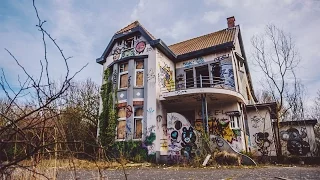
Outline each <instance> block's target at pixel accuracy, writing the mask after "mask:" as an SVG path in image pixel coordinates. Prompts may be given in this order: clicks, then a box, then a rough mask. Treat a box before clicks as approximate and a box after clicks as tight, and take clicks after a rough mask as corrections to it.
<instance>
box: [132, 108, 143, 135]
mask: <svg viewBox="0 0 320 180" xmlns="http://www.w3.org/2000/svg"><path fill="white" fill-rule="evenodd" d="M133 119H134V139H141V138H142V120H143V108H142V107H137V108H135V111H134V118H133Z"/></svg>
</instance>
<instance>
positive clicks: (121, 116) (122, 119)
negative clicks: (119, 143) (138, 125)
mask: <svg viewBox="0 0 320 180" xmlns="http://www.w3.org/2000/svg"><path fill="white" fill-rule="evenodd" d="M125 137H126V108H120V109H119V111H118V123H117V139H125Z"/></svg>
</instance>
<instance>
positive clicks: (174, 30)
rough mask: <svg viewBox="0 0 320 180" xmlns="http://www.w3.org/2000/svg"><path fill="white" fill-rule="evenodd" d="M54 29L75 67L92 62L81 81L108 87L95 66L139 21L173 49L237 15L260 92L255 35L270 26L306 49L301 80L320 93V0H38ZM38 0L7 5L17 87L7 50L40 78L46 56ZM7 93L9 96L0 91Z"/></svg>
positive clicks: (56, 70) (4, 33) (4, 22)
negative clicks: (41, 62)
mask: <svg viewBox="0 0 320 180" xmlns="http://www.w3.org/2000/svg"><path fill="white" fill-rule="evenodd" d="M36 5H37V7H38V10H39V13H40V15H41V17H42V19H45V20H47V23H46V26H45V27H46V28H47V30H48V31H49V32H50V33H51V35H52V36H53V37H54V38H56V39H57V42H58V43H59V44H60V46H61V47H62V48H63V50H64V52H65V53H66V55H67V56H73V58H72V59H71V60H70V64H72V65H71V70H72V71H73V72H75V71H77V70H78V69H79V68H81V67H82V66H83V65H85V64H86V63H89V65H88V67H86V68H85V69H84V70H83V71H82V72H81V73H80V74H79V75H78V76H77V79H79V80H83V79H86V78H88V77H90V78H92V79H93V80H94V81H95V82H97V83H99V84H100V82H101V74H102V66H100V65H99V64H97V63H96V62H95V59H96V58H97V57H99V56H101V54H102V52H103V50H104V49H105V47H106V46H107V44H108V43H109V41H110V39H111V37H112V36H113V34H114V33H115V32H116V31H117V30H119V29H121V28H122V27H124V26H126V25H127V24H129V23H131V22H133V21H134V20H139V21H140V23H141V24H142V25H143V26H144V27H145V28H146V29H148V31H149V32H151V33H152V34H153V35H154V36H155V37H157V38H161V39H162V40H163V41H164V42H165V43H166V44H167V45H170V44H173V43H176V42H179V41H182V40H186V39H189V38H192V37H196V36H200V35H203V34H207V33H210V32H214V31H217V30H220V29H223V28H226V26H227V23H226V18H227V17H229V16H235V18H236V24H240V25H241V31H242V35H243V38H244V45H245V49H246V54H247V57H248V61H249V66H250V70H251V73H252V79H253V81H254V88H255V89H259V88H260V87H261V85H260V83H259V81H261V79H262V76H261V72H260V71H259V69H258V68H257V67H255V66H253V65H252V59H251V58H250V54H251V49H252V48H251V43H250V38H251V37H252V35H254V34H259V33H261V32H263V30H264V27H265V25H266V24H269V23H273V24H275V25H276V26H278V27H280V28H282V29H284V30H285V31H287V32H290V33H291V34H292V36H293V37H294V40H295V43H296V46H297V48H298V50H299V52H300V56H301V59H302V61H301V63H300V67H299V70H298V73H297V74H298V76H299V77H300V79H301V80H302V82H303V83H304V84H305V86H306V90H307V94H308V96H307V98H309V101H310V99H312V98H313V97H314V96H315V95H316V91H317V90H318V89H320V73H319V70H318V64H320V51H319V48H320V43H319V42H320V36H319V33H318V31H319V29H320V1H319V0H196V1H191V0H189V1H185V0H175V1H172V0H161V1H159V0H113V1H111V0H109V1H108V0H96V1H88V0H87V1H85V0H51V1H40V0H37V1H36ZM36 24H37V19H36V16H35V12H34V9H33V7H32V1H31V0H2V1H1V4H0V68H3V69H4V71H5V73H6V75H7V77H8V79H9V81H10V82H11V83H13V84H15V83H17V81H16V80H17V76H18V74H21V73H20V72H21V71H20V70H19V69H18V68H17V66H16V65H15V64H14V62H13V59H12V58H11V57H10V56H9V55H8V53H7V52H6V51H5V50H4V48H7V49H9V50H10V51H11V52H12V53H13V54H14V55H15V56H16V57H17V58H18V59H19V60H20V62H21V63H22V64H23V65H24V66H25V67H26V68H27V69H28V70H29V71H31V72H32V73H33V75H35V76H36V75H37V74H39V70H40V65H39V60H40V59H42V58H43V47H42V44H41V43H42V42H41V34H40V32H38V31H37V28H36V26H35V25H36ZM48 55H49V60H50V67H51V69H50V72H51V73H52V74H53V75H54V77H55V78H57V79H59V78H61V77H62V75H63V72H64V68H62V67H63V61H61V58H60V57H59V54H58V52H57V50H56V49H54V48H53V46H52V45H49V54H48ZM0 93H1V92H0Z"/></svg>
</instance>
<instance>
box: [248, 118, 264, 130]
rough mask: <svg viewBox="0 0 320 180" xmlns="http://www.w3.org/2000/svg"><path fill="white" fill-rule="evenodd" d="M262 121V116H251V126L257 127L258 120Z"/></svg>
mask: <svg viewBox="0 0 320 180" xmlns="http://www.w3.org/2000/svg"><path fill="white" fill-rule="evenodd" d="M264 121H265V119H264V118H259V117H258V116H253V118H251V122H252V127H253V128H258V127H259V123H260V122H264Z"/></svg>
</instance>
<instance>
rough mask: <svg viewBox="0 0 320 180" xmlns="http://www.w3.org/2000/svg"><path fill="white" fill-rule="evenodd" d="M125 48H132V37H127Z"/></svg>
mask: <svg viewBox="0 0 320 180" xmlns="http://www.w3.org/2000/svg"><path fill="white" fill-rule="evenodd" d="M125 46H126V48H132V47H133V37H132V38H129V39H127V40H126V41H125Z"/></svg>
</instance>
